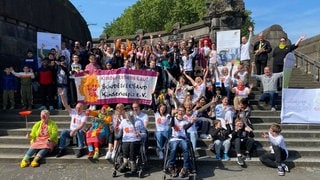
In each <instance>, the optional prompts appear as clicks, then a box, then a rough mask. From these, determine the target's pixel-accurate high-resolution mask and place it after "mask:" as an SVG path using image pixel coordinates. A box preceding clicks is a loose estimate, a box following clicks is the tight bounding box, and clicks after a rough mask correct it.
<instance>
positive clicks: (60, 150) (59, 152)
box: [56, 149, 65, 158]
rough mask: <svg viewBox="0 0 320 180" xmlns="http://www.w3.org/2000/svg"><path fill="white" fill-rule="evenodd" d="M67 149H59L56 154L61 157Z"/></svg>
mask: <svg viewBox="0 0 320 180" xmlns="http://www.w3.org/2000/svg"><path fill="white" fill-rule="evenodd" d="M64 152H65V150H64V149H59V151H58V154H57V155H56V157H57V158H58V157H61V156H63V155H64Z"/></svg>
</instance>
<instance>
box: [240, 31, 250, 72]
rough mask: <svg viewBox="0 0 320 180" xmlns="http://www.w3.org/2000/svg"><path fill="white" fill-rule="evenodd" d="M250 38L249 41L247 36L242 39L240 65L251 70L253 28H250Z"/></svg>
mask: <svg viewBox="0 0 320 180" xmlns="http://www.w3.org/2000/svg"><path fill="white" fill-rule="evenodd" d="M248 30H249V38H248V39H247V37H246V36H242V37H241V44H240V50H241V54H240V63H241V64H242V65H243V67H244V68H246V67H248V68H249V69H250V44H251V39H252V27H251V26H249V28H248Z"/></svg>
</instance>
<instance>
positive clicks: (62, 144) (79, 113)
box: [56, 88, 87, 158]
mask: <svg viewBox="0 0 320 180" xmlns="http://www.w3.org/2000/svg"><path fill="white" fill-rule="evenodd" d="M58 93H59V95H60V97H61V102H62V104H63V106H64V108H65V109H66V110H67V111H68V113H69V116H70V117H71V122H70V128H69V129H65V130H63V131H61V134H60V141H59V152H58V154H57V155H56V157H61V156H63V155H64V154H65V149H66V140H67V139H71V138H73V137H74V136H77V139H78V147H79V148H80V149H79V151H78V153H77V154H76V157H77V158H79V157H81V156H83V155H84V154H85V152H84V151H85V149H84V140H85V136H84V127H85V125H86V122H87V116H86V114H85V112H84V111H83V104H82V103H77V105H76V107H75V108H74V109H72V108H71V107H70V105H69V104H68V103H67V100H66V98H65V95H64V94H65V93H67V92H65V91H64V90H63V89H62V88H58Z"/></svg>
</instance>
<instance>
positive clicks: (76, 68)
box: [69, 54, 82, 107]
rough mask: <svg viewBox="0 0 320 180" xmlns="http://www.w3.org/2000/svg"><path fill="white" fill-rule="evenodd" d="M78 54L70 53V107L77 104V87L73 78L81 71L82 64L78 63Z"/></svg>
mask: <svg viewBox="0 0 320 180" xmlns="http://www.w3.org/2000/svg"><path fill="white" fill-rule="evenodd" d="M79 60H80V59H79V56H78V55H77V54H73V55H72V61H73V62H72V64H71V65H70V77H69V79H70V86H69V88H70V101H71V102H70V103H71V106H72V107H75V105H76V104H77V99H78V98H77V88H76V83H75V80H74V76H75V74H77V73H80V72H82V66H81V64H80V63H79Z"/></svg>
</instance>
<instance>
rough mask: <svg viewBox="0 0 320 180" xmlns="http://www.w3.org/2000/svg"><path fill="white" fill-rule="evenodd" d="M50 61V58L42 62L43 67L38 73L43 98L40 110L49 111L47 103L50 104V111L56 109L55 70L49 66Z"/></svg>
mask: <svg viewBox="0 0 320 180" xmlns="http://www.w3.org/2000/svg"><path fill="white" fill-rule="evenodd" d="M49 61H50V60H49V58H47V57H46V58H44V59H43V60H42V62H41V63H42V65H41V67H40V68H39V71H38V76H39V77H38V78H39V84H40V98H41V106H40V107H39V108H38V110H44V109H47V107H46V105H47V103H48V104H49V110H50V111H51V110H53V109H54V108H53V104H54V93H55V88H54V87H55V86H54V84H55V82H54V70H53V68H52V66H51V65H49Z"/></svg>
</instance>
